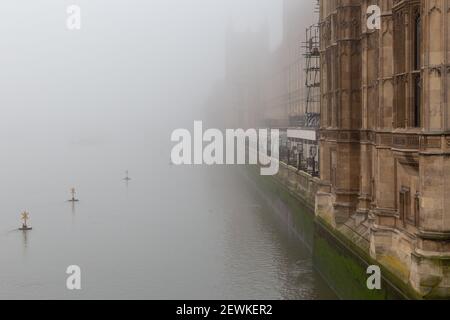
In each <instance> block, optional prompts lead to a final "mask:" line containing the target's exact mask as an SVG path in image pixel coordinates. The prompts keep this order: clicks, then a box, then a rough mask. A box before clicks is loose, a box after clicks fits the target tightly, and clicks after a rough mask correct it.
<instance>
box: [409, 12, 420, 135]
mask: <svg viewBox="0 0 450 320" xmlns="http://www.w3.org/2000/svg"><path fill="white" fill-rule="evenodd" d="M413 35H414V37H413V50H412V51H413V59H414V60H413V61H414V66H413V70H412V78H413V86H414V92H413V94H414V101H413V112H412V121H411V122H412V126H413V127H416V128H418V127H421V116H422V112H421V109H422V77H421V72H420V70H421V68H422V61H421V60H422V59H421V55H422V51H421V48H422V36H421V35H422V17H421V16H420V10H419V9H417V12H416V14H415V18H414V30H413Z"/></svg>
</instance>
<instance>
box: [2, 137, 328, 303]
mask: <svg viewBox="0 0 450 320" xmlns="http://www.w3.org/2000/svg"><path fill="white" fill-rule="evenodd" d="M138 131H139V130H137V132H138ZM144 131H145V130H143V132H142V137H141V138H138V137H139V135H135V137H136V139H133V141H132V140H131V139H130V140H129V141H126V140H120V139H118V140H110V141H109V140H106V141H103V140H102V139H81V138H80V139H75V140H73V141H70V140H67V139H60V138H58V137H57V136H52V135H43V136H40V135H37V136H36V137H27V138H21V139H16V140H13V141H11V140H8V141H7V142H6V141H4V142H5V143H8V146H9V151H10V153H9V154H7V155H6V156H5V158H4V166H3V168H2V169H1V174H2V179H3V181H2V183H1V187H0V194H1V195H2V201H1V202H0V212H1V214H0V253H1V254H0V267H1V272H0V298H13V299H16V298H25V299H32V298H38V299H47V298H64V299H66V298H67V299H72V298H87V299H90V298H94V299H97V298H125V299H132V298H137V299H143V298H149V299H162V298H167V299H169V298H170V299H197V298H199V299H215V298H217V299H325V298H335V296H334V295H333V293H332V292H331V290H330V289H329V288H328V287H327V286H326V285H325V284H324V282H323V281H322V280H321V278H320V277H319V276H318V274H317V273H316V272H315V271H314V269H313V265H312V259H311V254H310V252H309V251H308V250H307V249H306V248H305V247H304V246H303V245H302V243H301V242H299V241H297V240H295V239H291V238H289V237H288V236H287V234H288V232H286V230H285V228H283V227H280V225H279V223H278V222H277V220H276V219H275V218H274V216H275V215H274V214H273V212H271V211H270V209H269V208H268V207H266V205H265V204H264V201H262V199H261V198H260V194H258V193H256V192H254V190H252V188H251V187H250V186H249V185H248V184H246V183H245V180H243V179H242V178H241V177H239V176H238V175H237V173H236V171H235V170H234V169H232V168H220V169H212V168H194V167H175V166H171V165H170V164H169V159H168V155H169V154H170V153H169V149H167V147H166V146H165V142H166V141H165V140H164V143H160V144H158V142H157V141H158V139H159V138H161V137H160V136H159V137H157V138H155V140H154V143H153V144H152V142H151V141H147V140H146V138H145V134H144ZM44 136H45V138H44ZM163 138H164V136H163V137H162V138H161V139H163ZM150 140H151V139H150ZM158 145H161V146H164V147H161V148H158V147H156V148H155V146H158ZM144 146H146V147H147V146H148V148H149V149H150V148H152V149H153V150H156V153H145V152H142V150H143V149H145V148H144ZM124 155H126V156H124ZM166 155H167V156H166ZM155 159H157V160H155ZM126 169H128V170H130V176H131V177H132V179H133V180H132V181H130V182H129V183H128V184H127V183H125V182H124V181H123V180H122V179H123V177H124V171H125V170H126ZM72 186H74V187H76V188H77V190H78V197H79V198H80V200H81V202H79V203H77V204H75V205H72V204H70V203H68V202H66V201H65V200H66V199H68V198H69V189H70V187H72ZM22 210H28V211H30V213H31V225H32V226H33V228H34V229H33V230H32V231H31V232H27V233H23V232H21V231H16V229H17V227H18V226H19V223H20V221H19V213H20V212H21V211H22ZM69 265H79V266H80V267H81V269H82V290H81V291H79V292H71V291H68V290H67V289H66V287H65V281H66V277H67V275H66V274H65V270H66V268H67V266H69Z"/></svg>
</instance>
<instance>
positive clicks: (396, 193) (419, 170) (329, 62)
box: [316, 0, 450, 297]
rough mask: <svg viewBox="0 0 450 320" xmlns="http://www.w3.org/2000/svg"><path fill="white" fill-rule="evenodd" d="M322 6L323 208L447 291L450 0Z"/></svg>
mask: <svg viewBox="0 0 450 320" xmlns="http://www.w3.org/2000/svg"><path fill="white" fill-rule="evenodd" d="M371 5H378V7H379V8H380V9H381V18H380V21H381V28H380V29H374V30H371V29H369V28H368V24H367V20H368V17H369V15H368V14H367V12H368V7H369V6H371ZM320 14H321V74H322V76H321V147H320V159H321V161H320V172H321V187H320V190H319V192H318V194H317V199H316V214H317V216H318V217H320V218H322V220H323V221H325V222H326V223H327V224H329V225H330V226H331V227H333V228H335V229H336V230H339V231H342V232H347V231H344V229H345V230H352V231H354V232H357V233H358V234H359V235H360V237H361V238H363V240H364V241H361V243H364V242H366V244H365V245H364V244H362V245H361V247H362V248H364V249H365V250H367V252H368V253H370V255H371V256H372V258H374V259H376V261H378V262H379V263H380V264H381V265H382V266H384V267H385V268H386V269H387V270H389V271H390V272H392V273H393V274H395V275H396V276H397V277H398V278H399V279H401V280H402V282H403V283H404V284H406V285H407V286H409V287H410V288H412V289H413V291H414V292H416V293H418V294H419V295H420V296H422V297H449V296H450V105H449V102H448V100H449V98H450V97H449V93H450V64H449V59H450V1H448V0H321V4H320Z"/></svg>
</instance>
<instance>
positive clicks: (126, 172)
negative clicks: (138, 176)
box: [123, 170, 131, 181]
mask: <svg viewBox="0 0 450 320" xmlns="http://www.w3.org/2000/svg"><path fill="white" fill-rule="evenodd" d="M123 180H125V181H130V180H131V178H130V177H129V175H128V170H127V171H125V178H123Z"/></svg>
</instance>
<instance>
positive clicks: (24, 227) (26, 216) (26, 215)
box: [19, 211, 33, 231]
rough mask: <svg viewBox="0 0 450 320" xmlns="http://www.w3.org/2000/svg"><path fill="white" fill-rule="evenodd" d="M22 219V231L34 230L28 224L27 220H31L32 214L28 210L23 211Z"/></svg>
mask: <svg viewBox="0 0 450 320" xmlns="http://www.w3.org/2000/svg"><path fill="white" fill-rule="evenodd" d="M21 220H22V221H23V222H22V227H21V228H19V230H21V231H28V230H33V228H31V227H29V226H28V224H27V221H28V220H30V214H29V213H28V212H26V211H24V212H22V214H21Z"/></svg>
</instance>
